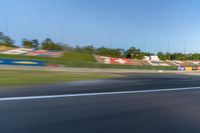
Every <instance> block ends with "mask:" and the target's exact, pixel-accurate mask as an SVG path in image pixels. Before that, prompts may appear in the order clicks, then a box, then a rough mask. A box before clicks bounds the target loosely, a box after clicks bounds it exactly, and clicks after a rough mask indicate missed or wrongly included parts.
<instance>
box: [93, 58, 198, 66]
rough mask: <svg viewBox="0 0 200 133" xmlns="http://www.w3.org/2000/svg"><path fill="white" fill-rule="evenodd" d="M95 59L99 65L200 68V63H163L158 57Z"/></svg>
mask: <svg viewBox="0 0 200 133" xmlns="http://www.w3.org/2000/svg"><path fill="white" fill-rule="evenodd" d="M95 59H96V60H97V62H98V63H103V64H121V65H134V66H177V67H178V66H180V67H181V66H182V67H194V66H200V61H179V60H167V61H162V60H160V59H159V58H158V57H156V56H153V57H145V58H144V59H142V60H139V59H125V58H113V57H107V56H100V55H95Z"/></svg>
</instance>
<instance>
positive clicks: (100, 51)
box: [0, 32, 200, 60]
mask: <svg viewBox="0 0 200 133" xmlns="http://www.w3.org/2000/svg"><path fill="white" fill-rule="evenodd" d="M0 46H6V47H16V48H17V47H19V46H17V45H15V43H14V40H12V39H11V38H10V37H9V36H6V35H4V34H3V33H2V32H0ZM22 46H23V47H24V48H32V49H44V50H57V51H61V50H64V51H75V52H81V53H87V54H96V55H102V56H109V57H120V58H129V59H143V58H144V56H150V55H157V56H158V57H159V58H160V59H161V60H200V54H199V53H191V54H184V53H169V52H166V53H163V52H158V53H157V54H153V53H150V52H144V51H142V50H140V49H138V48H135V47H130V48H129V49H121V48H107V47H99V48H96V47H94V46H93V45H88V46H82V47H81V46H76V47H72V46H69V45H65V44H61V43H56V42H54V41H53V40H52V39H50V38H47V39H45V40H44V41H42V42H41V43H40V42H39V41H38V40H37V39H33V40H28V39H23V40H22Z"/></svg>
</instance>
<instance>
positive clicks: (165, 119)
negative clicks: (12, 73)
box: [0, 74, 200, 133]
mask: <svg viewBox="0 0 200 133" xmlns="http://www.w3.org/2000/svg"><path fill="white" fill-rule="evenodd" d="M191 87H195V89H193V88H191ZM174 88H175V89H174ZM177 88H188V89H185V90H177ZM189 88H190V89H189ZM165 89H167V91H161V90H165ZM169 89H172V90H171V91H169ZM173 89H174V90H173ZM151 90H154V91H153V92H151ZM155 90H158V91H155ZM142 91H144V92H142ZM113 92H121V93H118V94H109V93H113ZM123 92H140V93H126V94H123ZM78 94H102V95H89V96H87V95H85V96H79V95H78ZM106 94H109V95H106ZM59 95H66V96H65V97H54V98H43V99H42V98H36V99H31V98H30V99H18V100H14V99H13V100H2V99H3V98H4V99H5V98H13V97H18V98H22V97H30V96H41V97H42V96H59ZM67 95H75V96H73V97H67ZM199 125H200V77H199V76H189V75H176V74H129V75H126V77H123V78H119V79H107V80H96V81H82V82H71V83H63V84H54V85H42V86H30V87H28V86H24V87H11V88H8V87H7V88H6V87H4V88H3V87H1V88H0V133H157V132H158V133H199V132H200V126H199Z"/></svg>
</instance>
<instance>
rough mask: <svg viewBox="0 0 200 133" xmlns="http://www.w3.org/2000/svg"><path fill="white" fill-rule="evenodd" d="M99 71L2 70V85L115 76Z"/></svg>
mask: <svg viewBox="0 0 200 133" xmlns="http://www.w3.org/2000/svg"><path fill="white" fill-rule="evenodd" d="M113 77H115V76H114V75H108V74H102V73H101V74H99V73H98V74H97V73H72V72H47V71H37V70H0V86H15V85H34V84H52V83H61V82H68V81H80V80H95V79H104V78H113Z"/></svg>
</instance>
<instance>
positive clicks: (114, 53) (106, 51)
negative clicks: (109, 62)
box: [96, 47, 123, 57]
mask: <svg viewBox="0 0 200 133" xmlns="http://www.w3.org/2000/svg"><path fill="white" fill-rule="evenodd" d="M122 51H123V50H122V49H111V48H105V47H100V48H98V49H97V50H96V54H97V55H103V56H110V57H121V55H122V54H121V52H122Z"/></svg>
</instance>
